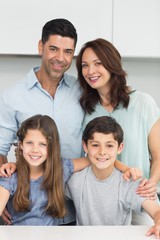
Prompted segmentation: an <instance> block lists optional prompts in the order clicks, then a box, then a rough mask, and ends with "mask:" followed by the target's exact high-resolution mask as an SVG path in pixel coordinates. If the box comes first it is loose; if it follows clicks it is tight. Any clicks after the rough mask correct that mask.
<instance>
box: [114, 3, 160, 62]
mask: <svg viewBox="0 0 160 240" xmlns="http://www.w3.org/2000/svg"><path fill="white" fill-rule="evenodd" d="M113 9H114V11H113V12H114V20H113V44H114V45H115V46H116V47H117V48H118V50H119V51H120V53H121V55H122V56H125V57H154V58H157V57H160V0H114V7H113Z"/></svg>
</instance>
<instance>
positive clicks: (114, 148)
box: [83, 132, 123, 175]
mask: <svg viewBox="0 0 160 240" xmlns="http://www.w3.org/2000/svg"><path fill="white" fill-rule="evenodd" d="M83 148H84V151H85V152H86V153H87V155H88V158H89V160H90V162H91V166H92V169H93V172H94V173H97V172H99V173H100V172H102V170H103V173H104V172H106V173H108V175H109V174H110V171H111V172H112V171H113V167H114V162H115V160H116V157H117V154H120V153H121V151H122V149H123V143H121V144H120V146H119V145H118V141H116V140H115V139H114V137H113V134H112V133H110V134H104V133H98V132H95V133H94V134H93V139H89V140H88V142H87V145H86V144H85V143H83ZM95 175H96V174H95Z"/></svg>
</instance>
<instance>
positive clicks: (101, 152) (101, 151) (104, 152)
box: [99, 146, 106, 155]
mask: <svg viewBox="0 0 160 240" xmlns="http://www.w3.org/2000/svg"><path fill="white" fill-rule="evenodd" d="M99 153H100V155H106V149H105V147H104V146H101V148H100V151H99Z"/></svg>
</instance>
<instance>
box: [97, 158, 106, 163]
mask: <svg viewBox="0 0 160 240" xmlns="http://www.w3.org/2000/svg"><path fill="white" fill-rule="evenodd" d="M97 160H98V161H100V162H105V161H107V160H108V159H107V158H98V159H97Z"/></svg>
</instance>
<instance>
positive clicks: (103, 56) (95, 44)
mask: <svg viewBox="0 0 160 240" xmlns="http://www.w3.org/2000/svg"><path fill="white" fill-rule="evenodd" d="M87 48H91V49H92V50H93V51H94V53H95V54H96V55H97V57H98V58H99V60H100V61H101V63H102V65H103V66H104V68H106V69H107V70H108V71H109V72H110V74H111V78H110V80H109V84H110V96H109V97H110V103H111V105H112V106H113V107H114V108H116V107H117V106H118V105H119V103H120V102H121V103H122V104H123V106H124V107H125V108H127V107H128V104H129V92H130V88H129V87H128V86H127V85H126V76H127V74H126V72H125V71H124V70H123V69H122V64H121V55H120V54H119V52H118V50H117V49H116V48H115V47H114V46H113V44H112V43H110V42H108V41H107V40H105V39H102V38H98V39H95V40H93V41H89V42H87V43H85V44H84V45H83V47H82V48H81V50H80V52H79V54H78V56H77V60H76V66H77V71H78V79H79V82H80V85H81V87H82V89H83V92H82V95H81V97H80V104H81V106H82V108H83V109H84V110H85V112H88V113H89V114H90V113H92V112H93V111H94V109H95V106H96V104H97V103H98V102H99V101H100V96H99V94H98V91H97V90H96V89H93V88H91V87H90V86H89V84H88V83H87V82H86V80H85V78H84V77H83V75H82V56H83V53H84V51H85V50H86V49H87ZM106 97H107V96H106Z"/></svg>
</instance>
